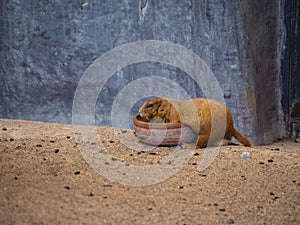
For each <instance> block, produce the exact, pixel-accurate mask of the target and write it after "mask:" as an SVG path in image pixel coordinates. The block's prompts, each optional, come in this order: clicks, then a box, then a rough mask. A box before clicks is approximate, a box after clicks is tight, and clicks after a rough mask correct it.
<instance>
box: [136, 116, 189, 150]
mask: <svg viewBox="0 0 300 225" xmlns="http://www.w3.org/2000/svg"><path fill="white" fill-rule="evenodd" d="M133 124H134V130H135V133H136V136H137V137H138V138H139V139H140V141H142V142H144V143H146V144H149V145H154V146H175V145H178V144H182V143H190V142H192V141H193V140H194V139H195V133H194V132H193V130H192V129H191V128H190V127H188V126H186V125H184V124H182V123H151V122H148V121H147V120H145V119H143V118H142V117H141V116H140V115H139V114H136V115H135V116H134V117H133Z"/></svg>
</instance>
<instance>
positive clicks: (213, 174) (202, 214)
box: [0, 120, 300, 225]
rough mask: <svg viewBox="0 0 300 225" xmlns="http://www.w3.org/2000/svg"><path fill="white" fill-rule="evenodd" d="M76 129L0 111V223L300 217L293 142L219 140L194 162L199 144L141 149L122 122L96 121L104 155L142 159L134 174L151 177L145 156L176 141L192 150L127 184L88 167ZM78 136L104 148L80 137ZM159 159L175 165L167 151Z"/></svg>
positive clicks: (299, 166) (297, 220)
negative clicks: (166, 171)
mask: <svg viewBox="0 0 300 225" xmlns="http://www.w3.org/2000/svg"><path fill="white" fill-rule="evenodd" d="M79 130H80V129H79ZM76 132H77V133H76ZM76 132H75V133H74V131H73V127H72V126H71V125H59V124H51V123H39V122H29V121H16V120H0V224H297V225H298V224H300V143H297V142H293V141H281V142H278V143H274V144H272V145H269V146H256V147H252V148H245V147H242V146H225V147H222V148H221V149H220V152H219V153H218V154H217V156H216V158H215V160H214V161H213V162H212V163H211V164H210V166H209V167H208V168H207V169H205V170H203V171H199V170H198V166H199V163H200V161H201V159H202V158H203V157H204V152H205V151H204V150H203V149H199V150H187V149H180V147H171V148H167V147H160V148H154V149H150V150H149V147H148V146H146V145H144V144H141V143H139V142H138V141H137V140H136V138H135V136H134V133H133V131H131V130H124V129H112V128H106V127H99V128H98V135H99V137H100V138H101V142H102V143H103V146H104V147H105V148H106V150H107V151H108V153H109V154H108V155H109V156H111V161H112V162H105V165H110V164H111V165H113V163H114V162H118V161H120V162H122V163H125V165H126V166H127V167H128V168H132V167H130V166H131V165H135V166H148V167H149V168H150V171H148V173H147V174H138V175H137V177H136V178H134V179H133V180H136V181H141V180H139V178H138V176H142V177H143V176H144V177H145V176H146V177H147V176H149V178H150V177H151V176H154V177H155V176H156V174H155V173H156V170H155V169H153V170H151V168H154V167H151V166H153V165H157V164H162V162H164V159H165V158H167V157H168V155H170V154H172V152H173V151H175V150H176V151H180V152H181V153H182V152H184V151H186V153H187V155H191V157H190V158H189V159H188V160H186V163H185V164H184V165H183V167H182V168H180V170H179V171H178V172H177V173H172V171H171V172H170V175H169V177H168V178H166V179H163V180H162V181H161V182H158V183H154V184H151V185H145V184H144V183H143V182H140V183H139V182H137V183H135V185H130V184H122V183H121V182H118V181H116V180H113V179H110V177H105V176H103V175H101V174H99V173H98V172H97V171H96V170H94V169H93V168H92V167H91V164H90V163H88V162H87V161H86V160H85V159H84V158H83V155H82V154H81V153H82V150H81V147H80V146H82V142H80V141H78V136H80V135H81V133H80V132H78V129H77V131H76ZM120 137H121V138H120ZM122 138H125V139H126V141H128V143H131V144H133V145H135V146H136V148H135V149H132V148H131V147H130V146H128V145H127V144H126V143H125V144H124V141H122V140H121V139H122ZM85 144H86V145H90V146H94V148H96V149H98V150H99V152H100V151H102V150H101V148H103V146H102V147H101V146H97V143H95V142H93V141H92V140H88V138H87V140H86V141H85ZM126 145H127V146H126ZM188 151H192V152H188ZM243 152H249V153H250V154H251V158H247V159H243V158H241V154H242V153H243ZM191 153H192V154H191ZM91 158H93V156H91ZM96 158H97V156H96V155H95V159H96ZM167 164H168V165H172V164H174V167H176V159H174V160H173V161H172V160H170V161H169V162H168V163H167ZM109 168H110V167H109ZM116 169H118V168H116ZM123 175H124V177H126V172H124V173H123ZM157 176H160V174H157ZM126 179H127V178H126ZM130 179H131V178H130V177H128V180H130Z"/></svg>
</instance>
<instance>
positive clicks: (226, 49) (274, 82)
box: [0, 0, 285, 143]
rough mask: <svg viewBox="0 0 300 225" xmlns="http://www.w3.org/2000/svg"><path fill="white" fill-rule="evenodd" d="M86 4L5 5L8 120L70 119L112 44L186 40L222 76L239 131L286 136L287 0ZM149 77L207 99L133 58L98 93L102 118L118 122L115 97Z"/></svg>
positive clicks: (180, 79)
mask: <svg viewBox="0 0 300 225" xmlns="http://www.w3.org/2000/svg"><path fill="white" fill-rule="evenodd" d="M87 3H88V4H85V5H83V1H79V0H72V1H60V0H50V1H35V0H23V1H21V0H11V1H7V2H6V3H5V4H1V8H0V10H1V20H0V25H1V33H0V49H1V53H0V54H1V55H0V62H1V67H0V101H1V107H0V117H2V118H13V119H29V120H39V121H50V122H58V123H71V121H72V104H73V97H74V92H75V90H76V87H77V84H78V82H79V80H80V78H81V77H82V75H83V74H84V72H85V70H86V69H87V68H88V66H89V65H90V64H91V63H92V62H93V61H94V60H95V59H96V58H98V57H99V56H101V55H102V54H104V53H105V52H107V51H109V50H110V49H112V48H114V47H117V46H120V45H122V44H126V43H129V42H133V41H139V40H148V39H150V40H163V41H170V42H173V43H176V44H180V45H182V46H184V47H186V48H188V49H190V50H191V51H193V52H194V53H196V54H197V55H199V56H200V57H201V58H202V59H203V60H204V61H205V62H206V63H207V64H208V65H209V67H210V68H211V69H212V71H213V72H214V74H215V75H216V77H217V79H218V81H219V82H220V86H221V88H222V90H223V92H224V97H225V100H226V104H227V105H228V107H229V108H230V109H231V111H232V113H233V116H234V120H235V124H236V126H237V128H238V129H239V130H240V131H241V132H243V133H245V134H246V135H247V136H249V137H250V139H251V140H252V141H253V142H254V143H266V142H269V141H272V140H275V139H276V138H278V137H282V136H283V135H284V125H283V116H282V110H281V105H280V99H281V93H280V88H279V86H280V60H281V55H282V54H281V53H282V46H283V41H284V38H285V35H284V34H285V31H284V26H283V21H282V18H283V16H282V15H283V8H284V7H283V0H281V1H274V2H272V3H270V1H268V0H254V1H243V0H235V1H230V0H205V1H198V0H188V1H186V0H184V1H181V0H177V1H154V0H124V1H118V0H101V1H95V0H94V1H87ZM151 75H157V76H163V77H166V78H168V79H171V80H174V81H176V82H177V83H178V84H179V85H180V86H181V87H183V88H184V89H186V90H187V92H188V93H189V95H190V96H191V97H200V96H203V93H202V91H201V90H200V89H199V87H198V86H197V85H196V84H195V82H194V81H193V80H192V79H191V78H189V77H188V76H187V75H186V74H185V73H184V72H183V71H180V70H178V69H176V68H173V67H171V66H167V65H161V64H159V63H140V64H135V65H131V66H128V67H126V68H124V69H120V71H118V72H117V73H116V74H114V75H113V76H112V78H111V79H110V80H109V81H108V82H107V83H106V85H105V87H104V88H103V90H102V91H101V92H100V95H99V98H98V102H97V107H96V112H97V114H96V118H97V124H99V125H111V107H112V103H113V101H114V99H115V97H116V95H117V94H118V93H119V92H120V90H121V89H122V88H124V87H125V86H126V85H128V84H129V83H130V82H132V81H134V80H136V79H138V78H141V77H146V76H151ZM145 88H146V89H147V86H145ZM133 94H134V90H133ZM153 95H155V93H154V94H153ZM179 97H180V96H179ZM139 104H140V103H137V104H136V106H135V108H134V109H132V112H131V115H130V116H132V115H133V113H135V112H136V110H137V108H138V106H139ZM130 116H129V120H130Z"/></svg>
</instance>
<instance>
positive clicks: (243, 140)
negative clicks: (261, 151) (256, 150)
mask: <svg viewBox="0 0 300 225" xmlns="http://www.w3.org/2000/svg"><path fill="white" fill-rule="evenodd" d="M233 136H234V137H235V138H236V139H237V140H238V141H239V142H241V143H242V144H243V145H245V146H246V147H251V143H250V141H249V140H248V139H247V138H246V137H245V136H244V135H242V134H241V133H240V132H238V131H237V130H236V129H233Z"/></svg>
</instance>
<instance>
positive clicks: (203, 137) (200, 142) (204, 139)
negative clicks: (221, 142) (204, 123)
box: [196, 134, 209, 148]
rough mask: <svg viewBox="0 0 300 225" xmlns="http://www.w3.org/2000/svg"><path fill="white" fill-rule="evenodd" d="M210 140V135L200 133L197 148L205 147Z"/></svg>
mask: <svg viewBox="0 0 300 225" xmlns="http://www.w3.org/2000/svg"><path fill="white" fill-rule="evenodd" d="M208 140H209V136H208V135H201V134H200V135H199V136H198V139H197V144H196V147H197V148H204V147H206V146H207V144H208Z"/></svg>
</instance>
